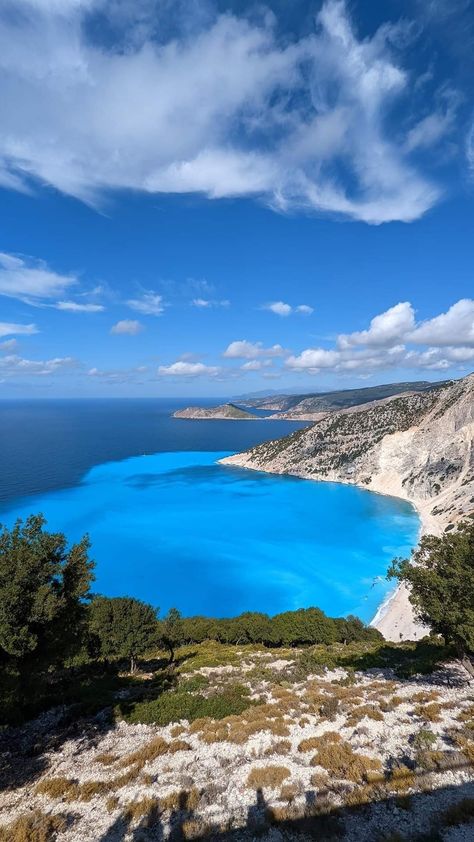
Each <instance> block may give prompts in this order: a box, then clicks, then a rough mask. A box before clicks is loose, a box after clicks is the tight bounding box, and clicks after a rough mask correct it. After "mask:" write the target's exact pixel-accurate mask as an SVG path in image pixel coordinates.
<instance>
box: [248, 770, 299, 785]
mask: <svg viewBox="0 0 474 842" xmlns="http://www.w3.org/2000/svg"><path fill="white" fill-rule="evenodd" d="M290 775H291V772H290V770H289V769H287V768H286V766H262V767H260V768H255V769H252V771H251V772H250V774H249V776H248V778H247V788H248V789H277V788H278V787H280V786H281V785H282V783H283V781H285V780H286V779H287V778H289V777H290Z"/></svg>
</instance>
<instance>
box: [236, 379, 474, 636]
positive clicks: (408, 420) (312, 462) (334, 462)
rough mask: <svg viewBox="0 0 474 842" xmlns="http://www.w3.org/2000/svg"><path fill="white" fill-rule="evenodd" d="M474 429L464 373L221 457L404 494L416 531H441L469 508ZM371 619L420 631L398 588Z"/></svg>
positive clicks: (473, 395) (395, 631)
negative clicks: (417, 522)
mask: <svg viewBox="0 0 474 842" xmlns="http://www.w3.org/2000/svg"><path fill="white" fill-rule="evenodd" d="M473 435H474V374H470V375H468V376H467V377H465V378H463V379H462V380H458V381H454V382H451V383H448V384H446V385H441V386H438V387H437V388H435V389H432V390H430V391H425V392H418V393H407V394H404V395H398V396H395V397H392V398H388V399H385V400H384V401H380V402H376V403H375V404H374V403H372V404H366V405H364V406H361V407H353V408H352V409H351V410H350V411H347V410H344V411H340V412H333V413H331V414H329V415H326V416H325V417H323V418H322V419H321V420H319V421H317V422H316V423H315V424H313V425H312V426H311V427H307V428H304V429H302V430H298V431H296V432H294V433H292V434H291V435H289V436H286V437H285V438H282V439H278V440H276V441H270V442H265V443H264V444H261V445H258V446H257V447H254V448H252V449H251V450H249V451H247V452H245V453H241V454H237V455H236V456H231V457H228V458H227V459H225V460H223V461H224V462H225V463H226V464H229V465H240V466H243V467H247V468H253V469H256V470H264V471H270V472H273V473H286V474H292V475H295V476H301V477H305V478H308V479H315V480H327V481H332V482H345V483H351V484H354V485H359V486H363V487H364V488H367V489H370V490H372V491H378V492H380V493H383V494H390V495H393V496H397V497H402V498H403V499H405V500H408V501H410V502H411V503H413V505H414V506H415V507H416V509H417V510H418V512H419V515H420V518H421V523H422V531H423V532H430V533H433V534H436V533H438V534H439V533H440V532H442V531H443V530H445V529H452V528H454V524H455V523H456V521H458V520H460V519H461V518H463V517H470V516H473V514H474V449H473ZM376 625H377V627H378V628H379V629H380V630H381V631H382V632H383V633H384V634H385V635H386V636H387V637H389V638H392V639H394V638H396V639H398V638H399V637H400V635H403V636H405V637H406V636H412V637H416V636H419V634H420V633H421V631H422V630H421V629H420V628H419V627H417V626H416V624H414V623H413V618H412V616H411V613H410V608H409V603H408V600H407V597H406V594H404V592H403V591H398V593H397V599H395V601H393V602H392V605H391V607H390V606H389V609H388V610H387V611H386V612H385V614H383V616H380V617H378V618H377V622H376Z"/></svg>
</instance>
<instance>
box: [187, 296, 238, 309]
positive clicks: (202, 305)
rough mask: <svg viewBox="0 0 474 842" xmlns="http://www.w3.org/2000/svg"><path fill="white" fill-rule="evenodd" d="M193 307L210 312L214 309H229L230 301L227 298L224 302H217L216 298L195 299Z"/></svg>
mask: <svg viewBox="0 0 474 842" xmlns="http://www.w3.org/2000/svg"><path fill="white" fill-rule="evenodd" d="M191 305H192V306H193V307H198V308H199V309H200V310H206V309H207V310H209V309H211V308H212V307H229V306H230V301H228V300H227V299H226V298H225V299H223V300H222V301H217V300H216V299H214V298H193V300H192V301H191Z"/></svg>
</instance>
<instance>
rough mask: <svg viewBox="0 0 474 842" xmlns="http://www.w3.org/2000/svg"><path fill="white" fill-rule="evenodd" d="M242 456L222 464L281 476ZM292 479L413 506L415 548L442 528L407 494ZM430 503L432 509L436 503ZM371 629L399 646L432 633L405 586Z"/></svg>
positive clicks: (396, 591) (390, 597) (385, 601)
mask: <svg viewBox="0 0 474 842" xmlns="http://www.w3.org/2000/svg"><path fill="white" fill-rule="evenodd" d="M241 455H242V454H235V455H233V456H227V457H225V458H224V459H220V460H219V461H220V463H221V464H224V465H228V466H232V465H235V466H236V467H240V468H247V469H248V470H252V471H262V472H263V473H278V472H277V471H265V470H264V469H263V468H260V467H256V466H254V465H252V464H249V463H248V462H247V461H246V460H241V461H239V456H241ZM288 476H295V477H299V478H300V479H304V480H310V481H311V482H339V483H341V485H354V486H355V487H356V488H359V489H361V490H362V491H371V492H372V493H373V494H382V495H383V496H385V497H396V498H398V499H399V500H403V501H404V502H405V503H410V505H411V506H413V508H414V510H415V512H416V514H417V516H418V518H419V522H420V523H419V530H418V536H417V540H416V544H415V545H414V547H416V546H417V544H418V543H419V541H420V538H421V537H422V536H423V535H426V534H428V533H430V534H433V533H439V532H440V529H439V524H433V523H431V520H432V519H430V518H429V517H428V514H427V512H426V511H425V510H424V506H423V505H421V504H420V502H419V501H416V500H410V498H409V497H407V496H405V495H403V494H400V493H399V494H395V493H393V492H391V491H388V490H382V489H381V488H377V487H372V488H368V487H367V486H366V485H361V484H359V483H357V482H347V481H346V482H345V481H344V480H341V479H330V480H327V479H315V478H314V477H312V476H307V475H305V474H304V473H288ZM427 502H428V503H430V505H432V501H427ZM368 625H369V626H371V627H372V628H375V629H377V630H378V631H379V632H380V633H381V634H382V635H383V636H384V638H385V639H386V640H389V641H392V642H395V643H399V642H400V641H402V640H421V638H422V637H424V636H425V635H426V634H428V632H429V629H428V628H427V627H426V626H423V624H422V623H419V622H417V621H416V620H415V617H414V613H413V608H412V605H411V603H410V601H409V598H408V590H407V588H406V586H405V585H403V584H398V585H396V586H395V587H394V589H393V590H392V591H390V592H389V593H388V594H386V596H385V598H384V599H383V601H382V602H381V604H380V605H379V607H378V608H377V611H376V612H375V614H374V617H373V618H372V620H371V621H370V623H369V624H368Z"/></svg>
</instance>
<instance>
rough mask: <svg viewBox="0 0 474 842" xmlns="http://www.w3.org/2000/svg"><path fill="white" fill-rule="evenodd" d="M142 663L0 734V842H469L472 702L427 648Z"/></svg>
mask: <svg viewBox="0 0 474 842" xmlns="http://www.w3.org/2000/svg"><path fill="white" fill-rule="evenodd" d="M438 649H439V650H440V654H441V656H442V649H441V647H439V646H438ZM160 654H161V657H163V653H155V658H154V660H150V661H149V662H143V668H144V670H147V672H144V673H142V674H141V675H140V676H138V677H136V678H135V679H133V680H132V679H130V678H129V679H128V682H129V683H128V687H127V685H125V679H123V681H124V687H123V689H121V690H120V691H118V692H117V693H116V698H115V702H114V701H113V700H112V702H111V706H110V707H109V708H108V709H106V710H102V711H100V712H96V713H95V714H94V715H90V714H89V716H88V717H85V718H81V717H80V716H79V715H78V713H77V710H75V709H74V708H70V709H67V708H64V707H57V708H55V709H54V710H52V711H50V712H49V713H46V714H44V715H43V716H42V717H40V718H39V719H37V720H36V721H33V722H31V723H29V724H27V725H25V726H22V727H20V728H17V729H12V730H10V731H8V730H5V731H4V732H3V733H2V734H1V735H0V750H1V752H2V790H1V793H0V811H1V815H2V818H1V822H0V840H1V842H53V841H54V842H78V840H80V842H159V841H160V840H163V839H169V840H171V841H172V842H173V840H185V839H195V840H196V839H210V840H214V842H252V840H254V839H255V838H257V839H259V840H261V842H285V840H292V841H293V840H295V842H310V840H319V842H336V840H340V842H389V841H390V842H409V841H410V842H428V840H429V842H467V840H468V839H472V835H470V834H472V830H473V816H474V766H473V763H474V740H473V736H474V731H473V726H474V718H473V717H474V706H473V697H472V688H470V687H469V684H468V682H467V679H466V675H465V674H464V673H463V671H462V670H461V669H460V668H459V666H458V665H456V664H454V663H449V662H447V663H445V664H444V665H443V666H442V668H441V669H439V667H437V646H436V644H433V643H432V644H427V645H424V648H423V647H422V646H420V647H419V648H418V651H417V650H416V649H415V647H410V646H408V645H407V646H404V647H400V646H399V647H395V646H392V647H387V646H385V645H383V648H382V649H380V646H379V647H378V648H377V646H375V645H369V644H366V645H361V644H358V645H357V646H356V645H355V644H350V645H347V646H341V645H339V646H338V647H336V646H332V647H324V646H319V647H315V648H313V649H311V650H301V649H284V648H283V649H278V650H265V649H263V647H258V646H236V647H230V646H224V645H219V644H210V643H207V644H201V645H198V646H197V645H193V646H188V647H183V648H182V649H180V650H178V653H177V664H178V665H179V666H177V668H176V670H175V672H174V673H173V672H172V673H169V674H166V672H163V671H161V672H160V671H159V669H158V670H157V665H158V664H159V663H160V661H159V656H160ZM438 657H439V656H438ZM324 664H327V667H325V666H324ZM369 668H370V669H369ZM433 668H434V671H433ZM427 669H429V674H424V675H423V674H419V672H420V670H422V671H423V672H426V671H427ZM154 670H155V672H154ZM414 673H418V674H414ZM402 674H403V675H404V677H402ZM166 682H168V683H166ZM92 701H93V696H92V693H91V691H89V696H88V704H89V705H91V703H92ZM114 705H115V707H114Z"/></svg>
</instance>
